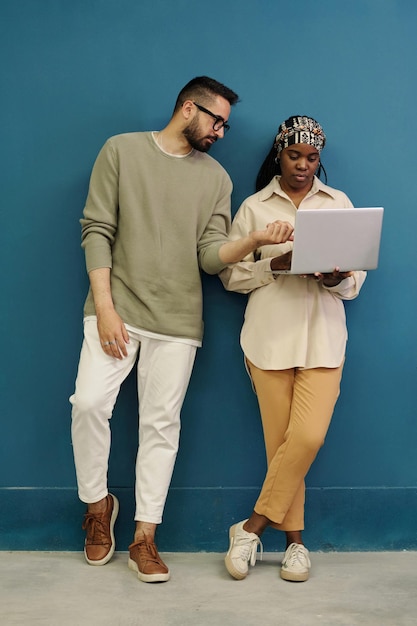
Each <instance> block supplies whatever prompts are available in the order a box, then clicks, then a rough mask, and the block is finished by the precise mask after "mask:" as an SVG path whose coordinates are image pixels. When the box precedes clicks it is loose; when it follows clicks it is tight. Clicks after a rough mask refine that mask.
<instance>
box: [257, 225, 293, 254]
mask: <svg viewBox="0 0 417 626" xmlns="http://www.w3.org/2000/svg"><path fill="white" fill-rule="evenodd" d="M293 232H294V226H293V225H292V224H290V223H289V222H281V221H280V220H276V221H275V222H271V224H267V225H266V228H265V230H254V231H252V232H251V233H250V235H249V236H250V237H252V239H253V240H254V242H255V245H256V248H259V247H260V246H267V245H270V244H274V243H285V242H286V241H289V240H290V241H292V234H293Z"/></svg>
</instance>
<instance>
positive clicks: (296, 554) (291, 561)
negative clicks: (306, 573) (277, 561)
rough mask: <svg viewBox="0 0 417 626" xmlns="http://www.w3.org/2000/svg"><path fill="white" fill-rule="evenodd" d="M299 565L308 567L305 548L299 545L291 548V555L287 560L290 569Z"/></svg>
mask: <svg viewBox="0 0 417 626" xmlns="http://www.w3.org/2000/svg"><path fill="white" fill-rule="evenodd" d="M297 563H298V564H300V565H303V566H305V565H306V553H305V548H304V546H302V545H301V544H299V543H296V544H293V545H292V546H291V550H290V553H289V555H288V558H287V559H286V565H289V566H290V567H292V566H294V565H297Z"/></svg>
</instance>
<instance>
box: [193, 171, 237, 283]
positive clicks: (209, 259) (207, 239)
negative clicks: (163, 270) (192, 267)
mask: <svg viewBox="0 0 417 626" xmlns="http://www.w3.org/2000/svg"><path fill="white" fill-rule="evenodd" d="M232 189H233V187H232V181H231V179H230V177H229V175H228V174H226V172H225V171H224V170H223V171H222V176H221V184H220V191H219V195H218V200H217V202H216V204H215V207H214V210H213V213H212V215H211V217H210V219H209V221H208V224H207V226H206V228H205V229H204V232H203V234H202V236H201V237H200V239H199V241H198V242H197V250H198V262H199V265H200V267H201V269H203V270H204V271H205V272H207V274H218V273H219V272H220V271H221V270H222V269H223V268H224V267H226V264H225V263H223V262H222V261H221V260H220V257H219V248H221V246H222V245H223V244H224V243H226V242H227V241H228V234H229V231H230V225H231V212H230V198H231V195H232Z"/></svg>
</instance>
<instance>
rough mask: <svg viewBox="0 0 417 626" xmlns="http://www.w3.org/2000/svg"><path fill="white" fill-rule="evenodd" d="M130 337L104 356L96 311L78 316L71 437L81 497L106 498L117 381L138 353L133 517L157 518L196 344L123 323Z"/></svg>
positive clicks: (157, 520)
mask: <svg viewBox="0 0 417 626" xmlns="http://www.w3.org/2000/svg"><path fill="white" fill-rule="evenodd" d="M126 329H127V331H128V333H129V337H130V343H129V344H127V351H128V356H127V357H124V358H123V359H122V360H118V359H115V358H114V357H110V356H108V355H106V354H105V353H104V352H103V350H102V347H101V345H100V339H99V336H98V331H97V322H96V319H95V318H87V319H86V320H85V321H84V342H83V345H82V349H81V356H80V363H79V367H78V375H77V380H76V384H75V393H74V395H72V396H71V398H70V402H71V404H72V406H73V408H72V442H73V448H74V460H75V469H76V473H77V482H78V493H79V497H80V500H82V501H83V502H86V503H91V502H98V501H99V500H101V499H102V498H104V497H106V495H107V493H108V489H107V470H108V459H109V453H110V424H109V420H110V418H111V416H112V411H113V407H114V405H115V402H116V399H117V395H118V393H119V390H120V386H121V384H122V382H123V381H124V380H125V378H126V377H127V376H128V374H129V372H130V371H131V369H132V368H133V366H134V364H135V361H136V357H137V354H138V352H139V361H138V366H137V377H138V397H139V449H138V455H137V460H136V488H135V495H136V513H135V520H140V521H143V522H151V523H154V524H160V523H161V521H162V513H163V509H164V505H165V500H166V496H167V493H168V488H169V484H170V482H171V477H172V472H173V469H174V463H175V458H176V455H177V451H178V442H179V433H180V411H181V407H182V403H183V401H184V397H185V394H186V391H187V387H188V383H189V380H190V376H191V372H192V368H193V364H194V359H195V353H196V347H194V346H191V345H188V344H186V343H181V342H177V341H165V340H159V339H153V338H149V337H145V336H143V335H142V334H141V333H140V331H139V330H137V329H135V328H132V327H131V326H128V325H126Z"/></svg>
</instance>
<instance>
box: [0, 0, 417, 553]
mask: <svg viewBox="0 0 417 626" xmlns="http://www.w3.org/2000/svg"><path fill="white" fill-rule="evenodd" d="M416 23H417V4H416V3H415V2H414V0H345V1H343V0H319V2H311V0H298V1H297V2H292V1H291V2H290V1H283V0H263V1H262V0H253V1H251V0H246V1H243V0H222V1H219V0H211V2H209V3H207V2H196V0H176V1H175V2H168V1H167V0H141V1H140V2H138V1H137V0H117V1H116V0H71V2H70V1H68V0H17V1H16V0H3V2H2V5H1V8H0V35H1V36H0V46H1V55H0V59H1V60H0V63H1V86H2V96H1V104H0V107H1V123H0V128H1V131H0V132H1V147H2V150H1V156H0V158H1V172H2V185H1V211H2V222H3V229H2V241H1V246H0V251H1V255H2V258H1V267H2V268H3V277H2V307H1V310H0V315H1V328H2V355H3V358H2V377H1V412H2V436H1V438H0V468H1V471H0V480H1V485H0V486H1V489H0V529H1V533H0V548H1V549H64V550H65V549H68V550H78V549H81V546H82V541H83V536H82V531H81V528H80V525H81V516H82V513H83V511H84V507H83V505H82V504H81V503H79V502H78V499H77V495H76V490H75V474H74V469H73V460H72V450H71V441H70V407H69V403H68V396H69V395H70V394H71V393H72V389H73V383H74V378H75V375H76V367H77V362H78V354H79V348H80V344H81V338H82V335H81V332H82V324H81V320H82V305H83V300H84V297H85V293H86V289H87V277H86V275H85V269H84V259H83V254H82V252H81V249H80V247H79V240H80V233H79V223H78V220H79V217H80V215H81V212H82V209H83V204H84V200H85V196H86V193H87V185H88V178H89V174H90V170H91V166H92V164H93V161H94V159H95V156H96V154H97V152H98V150H99V149H100V147H101V145H102V144H103V142H104V141H105V139H106V138H107V137H108V136H110V135H112V134H116V133H121V132H126V131H131V130H146V129H159V128H161V127H162V126H163V125H164V124H165V123H166V122H167V120H168V118H169V116H170V112H171V110H172V107H173V104H174V100H175V97H176V95H177V93H178V91H179V89H180V88H181V87H182V86H183V85H184V84H185V83H186V82H187V81H188V80H189V79H190V78H192V77H193V76H196V75H199V74H208V75H212V76H214V77H215V78H217V79H218V80H221V81H223V82H225V83H226V84H228V85H229V86H230V87H232V88H233V89H234V90H236V91H237V92H238V93H239V94H240V97H241V102H240V103H239V105H238V106H237V107H236V108H235V109H234V111H233V113H232V116H231V125H232V130H231V132H230V133H229V135H228V136H227V138H226V139H225V140H224V141H222V142H220V144H218V145H216V146H215V147H214V149H213V150H212V154H213V156H214V157H216V158H218V159H219V161H220V162H221V163H222V164H223V165H224V166H225V167H226V168H227V169H228V171H229V172H230V174H231V176H232V178H233V181H234V185H235V188H234V194H233V211H236V210H237V208H238V206H239V204H240V202H241V201H242V200H243V199H244V198H245V197H246V196H247V195H249V194H250V193H252V191H253V181H254V176H255V173H256V171H257V169H258V167H259V165H260V162H261V161H262V160H263V158H264V155H265V154H266V152H267V150H268V149H269V146H270V143H271V140H272V137H273V136H274V133H275V130H276V128H277V126H278V124H279V123H280V122H281V121H282V119H284V118H285V117H287V116H288V115H291V114H296V113H306V114H308V115H312V116H314V117H316V118H318V119H319V120H320V122H321V123H322V124H323V126H324V128H325V131H326V133H327V136H328V145H327V147H326V150H325V152H324V155H323V158H324V164H325V167H326V169H327V173H328V178H329V184H330V185H332V186H335V187H339V188H341V189H343V190H344V191H346V192H347V193H348V195H349V196H350V197H351V199H352V201H353V202H354V203H355V204H356V205H359V206H360V205H362V206H364V205H370V206H372V205H383V206H384V207H385V209H386V214H385V223H384V233H383V241H382V249H381V258H380V267H379V269H378V270H377V271H375V272H372V273H370V274H369V276H368V279H367V282H366V283H365V286H364V288H363V291H362V294H361V297H360V298H359V299H358V300H357V301H355V302H352V303H348V305H347V307H346V308H347V314H348V322H349V331H350V340H349V344H348V357H347V364H346V368H345V375H344V380H343V389H342V396H341V398H340V400H339V403H338V405H337V407H336V411H335V415H334V420H333V423H332V425H331V428H330V431H329V434H328V438H327V442H326V445H325V447H324V448H323V449H322V451H321V452H320V454H319V457H318V459H317V461H316V463H315V464H314V466H313V468H312V470H311V472H310V474H309V476H308V481H307V483H308V494H307V498H308V502H307V530H306V533H305V538H306V542H307V543H308V545H309V547H310V548H312V549H342V550H353V549H359V550H362V549H375V550H379V549H403V548H414V549H415V548H417V535H416V531H415V527H416V524H415V519H416V514H415V513H416V505H417V502H416V500H417V463H416V461H415V450H416V449H417V420H416V408H415V406H416V385H417V377H416V343H417V342H416V324H415V317H416V299H417V298H416V279H415V268H416V267H417V258H416V244H415V231H416V226H417V211H416V200H415V193H414V192H413V187H412V186H413V184H414V183H415V180H416V165H417V153H416V139H417V116H416V115H415V113H414V109H415V102H416V100H417V80H416V71H415V66H416V62H417V43H416V42H417V39H416V36H415V25H416ZM204 290H205V296H206V299H205V322H206V335H205V342H204V346H203V348H202V349H201V350H200V351H199V353H198V358H197V362H196V367H195V371H194V373H193V377H192V381H191V386H190V389H189V393H188V396H187V398H186V402H185V406H184V410H183V431H182V440H181V451H180V455H179V458H178V462H177V465H176V469H175V474H174V478H173V483H172V489H171V491H170V494H169V498H168V502H167V508H166V514H165V519H164V524H163V525H162V527H161V529H160V531H159V545H160V547H161V549H165V550H196V549H197V550H199V549H204V550H224V549H225V547H226V529H227V528H228V526H229V524H230V523H231V522H232V521H233V520H237V519H240V518H241V517H242V516H244V515H248V514H249V512H250V510H251V508H252V505H253V503H254V501H255V499H256V495H257V491H258V489H259V486H260V484H261V482H262V478H263V474H264V470H265V460H264V451H263V443H262V432H261V426H260V421H259V417H258V409H257V404H256V399H255V397H254V395H253V393H252V391H251V389H250V385H249V383H248V380H247V377H246V374H245V372H244V368H243V365H242V354H241V352H240V348H239V342H238V335H239V329H240V326H241V321H242V315H243V311H244V306H245V297H244V296H241V295H238V294H231V293H226V292H225V291H224V290H223V288H222V286H221V284H220V282H219V281H218V279H217V278H216V277H205V278H204ZM119 400H120V401H119V403H118V405H117V408H116V412H115V415H114V420H113V434H114V445H113V450H112V457H111V467H110V485H111V487H112V489H113V490H114V492H115V493H117V494H118V495H119V497H120V498H121V501H122V513H121V516H120V520H119V523H118V526H117V535H118V548H119V549H121V550H125V549H126V548H127V545H128V543H129V542H130V539H131V533H132V531H133V522H132V517H133V491H132V489H133V479H134V474H133V462H134V457H135V452H136V442H135V438H134V436H133V433H135V432H136V416H135V413H136V395H135V386H134V380H133V378H129V379H128V380H127V382H126V384H125V386H124V388H123V390H122V393H121V396H120V399H119ZM282 542H283V539H282V538H281V537H280V536H278V537H277V535H276V534H274V533H272V532H271V533H269V534H268V533H267V535H266V537H265V543H266V548H267V549H271V550H273V549H277V550H280V549H282V545H283V544H282Z"/></svg>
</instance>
